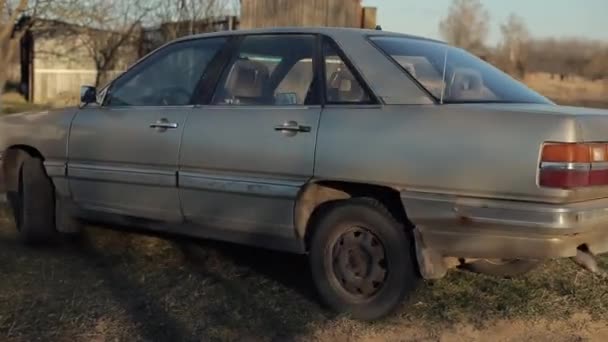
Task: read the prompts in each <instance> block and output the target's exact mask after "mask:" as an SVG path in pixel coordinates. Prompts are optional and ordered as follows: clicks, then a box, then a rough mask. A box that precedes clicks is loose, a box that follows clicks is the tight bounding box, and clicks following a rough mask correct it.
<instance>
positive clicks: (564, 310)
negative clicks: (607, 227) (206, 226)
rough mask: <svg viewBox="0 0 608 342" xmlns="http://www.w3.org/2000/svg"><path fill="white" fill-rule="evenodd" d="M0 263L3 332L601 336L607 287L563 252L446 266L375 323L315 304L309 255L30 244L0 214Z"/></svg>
mask: <svg viewBox="0 0 608 342" xmlns="http://www.w3.org/2000/svg"><path fill="white" fill-rule="evenodd" d="M0 260H1V261H0V340H1V341H310V340H315V341H489V340H492V341H521V340H533V341H551V342H558V341H587V340H589V341H606V340H608V314H607V311H606V307H607V306H608V285H607V284H606V281H605V280H602V279H600V278H599V277H596V276H593V275H591V274H589V273H587V272H585V271H582V270H580V269H579V268H578V267H576V266H575V265H573V264H572V263H571V262H570V261H569V260H561V261H555V262H549V263H547V264H546V265H543V267H542V268H540V269H539V270H537V271H535V272H532V273H531V274H530V275H529V276H526V277H523V278H520V279H496V278H491V277H484V276H478V275H472V274H469V273H465V272H459V271H454V272H451V273H450V274H449V275H448V277H446V278H445V279H442V280H440V281H436V282H427V283H423V284H421V287H420V290H419V291H418V292H417V293H415V294H414V295H413V296H412V298H411V299H410V300H409V302H408V303H406V304H404V306H403V307H402V308H401V309H400V310H399V311H398V312H397V313H396V314H395V315H393V316H391V317H389V318H387V319H385V320H382V321H380V322H376V323H362V322H357V321H353V320H350V319H348V318H347V317H340V316H334V315H332V314H330V313H328V312H326V311H324V310H323V309H322V308H321V307H319V305H318V304H317V301H316V299H315V292H314V289H313V286H312V284H311V280H310V275H309V272H308V268H307V262H306V258H304V257H299V256H294V255H289V254H281V253H275V252H269V251H264V250H259V249H253V248H247V247H241V246H236V245H230V244H222V243H212V242H205V241H192V240H186V239H183V238H179V237H174V236H150V235H142V234H136V233H133V232H129V233H127V232H119V231H110V230H104V229H99V228H88V229H87V231H86V233H85V234H84V235H83V236H82V237H81V238H80V239H76V240H66V239H61V240H58V241H57V242H55V243H53V244H52V245H51V246H48V247H45V248H31V247H24V246H22V245H21V244H19V242H18V240H17V236H16V233H15V231H14V228H13V226H12V223H11V222H10V221H8V220H5V219H0ZM605 261H606V260H604V259H603V260H602V263H603V265H604V266H605Z"/></svg>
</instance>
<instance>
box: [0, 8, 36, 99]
mask: <svg viewBox="0 0 608 342" xmlns="http://www.w3.org/2000/svg"><path fill="white" fill-rule="evenodd" d="M30 5H31V4H30V2H29V1H28V0H19V1H18V2H16V1H10V0H0V66H2V67H0V95H2V93H3V92H4V88H5V86H6V82H7V80H8V72H9V70H8V67H7V66H8V65H9V63H11V62H12V61H13V59H14V58H15V55H16V53H17V50H18V49H19V41H20V39H21V35H22V32H23V31H21V32H15V31H16V30H15V28H16V26H17V24H18V22H19V21H20V19H21V18H22V17H23V15H24V14H25V13H26V12H28V11H32V10H36V6H34V7H33V8H32V7H30ZM0 109H2V99H1V98H0Z"/></svg>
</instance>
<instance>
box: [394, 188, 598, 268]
mask: <svg viewBox="0 0 608 342" xmlns="http://www.w3.org/2000/svg"><path fill="white" fill-rule="evenodd" d="M401 199H402V202H403V205H404V207H405V208H406V211H407V214H408V217H409V218H410V220H411V221H412V222H413V223H414V224H415V225H416V227H417V229H418V230H419V231H420V233H421V237H422V239H423V240H424V243H425V245H426V246H428V247H429V248H432V249H433V250H435V251H437V252H438V253H440V254H441V255H443V256H453V257H463V258H505V259H506V258H532V259H543V258H558V257H572V256H575V255H576V252H577V248H579V247H581V246H583V245H584V246H586V247H587V248H588V249H589V250H590V251H591V252H592V253H593V254H602V253H606V252H608V199H600V200H593V201H586V202H580V203H573V204H546V203H530V202H517V201H500V200H486V199H477V198H459V197H447V196H438V195H428V194H419V193H402V194H401Z"/></svg>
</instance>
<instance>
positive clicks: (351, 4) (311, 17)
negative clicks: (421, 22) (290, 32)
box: [240, 0, 375, 29]
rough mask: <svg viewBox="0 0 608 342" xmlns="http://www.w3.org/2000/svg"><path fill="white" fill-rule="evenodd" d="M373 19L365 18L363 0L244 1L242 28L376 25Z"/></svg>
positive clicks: (242, 4) (242, 5)
mask: <svg viewBox="0 0 608 342" xmlns="http://www.w3.org/2000/svg"><path fill="white" fill-rule="evenodd" d="M369 13H370V14H371V13H373V15H374V18H370V16H368V17H367V18H365V20H364V18H363V8H362V6H361V0H243V1H242V3H241V26H240V28H242V29H248V28H261V27H277V26H339V27H363V23H364V21H365V22H366V23H367V24H366V26H367V28H370V27H368V26H370V25H372V23H373V25H374V26H375V11H371V12H369Z"/></svg>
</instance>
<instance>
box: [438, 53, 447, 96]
mask: <svg viewBox="0 0 608 342" xmlns="http://www.w3.org/2000/svg"><path fill="white" fill-rule="evenodd" d="M447 66H448V46H447V45H446V47H445V55H444V56H443V76H442V77H441V80H442V82H441V83H442V85H441V97H440V98H439V104H443V98H444V96H445V85H446V83H445V73H446V69H447Z"/></svg>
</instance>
